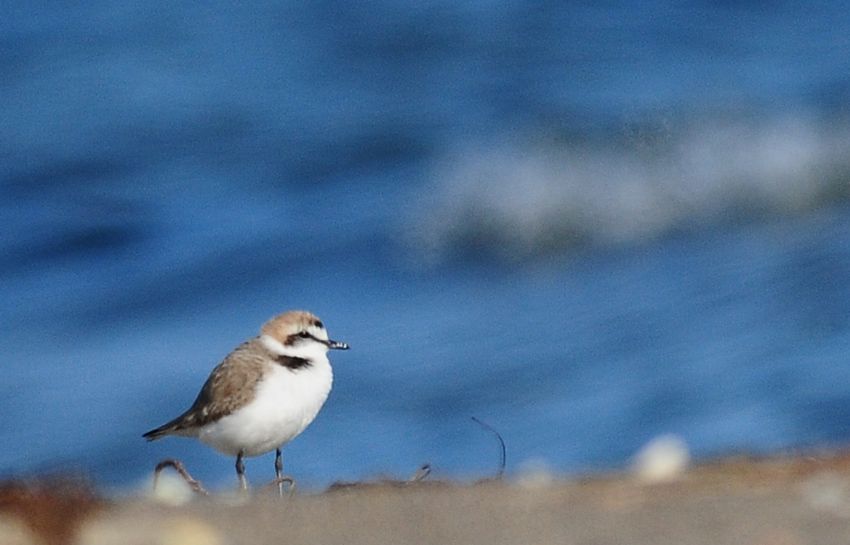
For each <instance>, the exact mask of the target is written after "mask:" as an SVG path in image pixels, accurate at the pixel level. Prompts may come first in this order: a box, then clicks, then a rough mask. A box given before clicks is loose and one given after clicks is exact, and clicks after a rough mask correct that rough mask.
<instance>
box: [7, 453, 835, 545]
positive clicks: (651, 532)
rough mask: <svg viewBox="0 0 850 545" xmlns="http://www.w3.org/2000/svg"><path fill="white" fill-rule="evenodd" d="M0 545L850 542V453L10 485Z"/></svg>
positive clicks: (715, 544) (758, 544) (771, 544)
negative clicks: (422, 474)
mask: <svg viewBox="0 0 850 545" xmlns="http://www.w3.org/2000/svg"><path fill="white" fill-rule="evenodd" d="M75 493H76V494H78V495H77V496H74V494H75ZM62 498H65V500H64V501H63V499H62ZM28 502H29V503H28ZM51 521H52V525H51V524H50V522H51ZM63 532H64V533H63ZM38 536H41V539H40V538H39V537H38ZM0 543H2V544H3V545H13V544H30V543H84V544H90V545H100V544H104V545H105V544H109V545H114V544H128V545H132V544H143V543H144V544H148V543H161V544H175V545H176V544H181V545H204V544H206V545H215V544H253V545H260V544H267V543H268V544H272V543H274V544H280V543H285V544H287V545H295V544H301V543H304V544H310V545H316V544H319V543H321V544H336V543H338V544H345V545H356V544H361V543H362V544H374V543H423V544H432V543H433V544H444V543H470V544H479V543H480V544H487V545H499V544H536V543H547V544H548V543H558V544H576V545H578V544H582V545H591V544H593V545H601V544H630V545H643V544H646V545H664V544H671V545H672V544H676V545H702V544H705V545H709V544H710V545H723V544H730V545H732V544H734V545H749V544H752V545H801V544H818V545H830V544H836V545H838V544H841V545H846V544H847V543H850V455H847V454H837V453H836V454H823V455H817V456H796V457H777V458H770V459H761V460H753V459H729V460H724V461H719V462H716V463H711V464H705V465H702V466H699V467H696V468H693V469H691V470H689V471H687V472H685V473H683V474H681V475H679V476H678V477H676V478H675V479H674V480H672V481H669V482H663V483H647V482H642V481H640V480H638V479H636V478H634V477H633V476H630V475H625V474H624V475H618V474H614V475H602V476H595V477H590V478H585V479H578V480H564V479H554V480H546V479H537V480H532V481H530V482H526V483H520V482H511V481H501V482H487V483H480V484H475V485H457V484H451V483H428V482H424V483H421V484H416V485H409V486H393V485H388V484H385V485H372V486H358V487H353V488H348V489H344V490H337V491H330V492H325V493H321V494H302V495H296V496H295V497H293V498H289V499H278V498H274V497H271V496H263V497H255V498H252V499H250V500H241V501H234V499H233V497H230V498H229V499H228V498H226V497H224V496H222V497H219V496H214V497H212V498H199V499H197V500H194V501H191V502H189V503H187V504H185V505H181V506H168V505H164V504H162V503H157V502H154V501H151V500H149V499H141V498H139V499H127V500H121V501H111V502H107V501H103V500H99V499H98V498H96V497H95V496H94V495H93V494H91V492H90V491H85V490H83V491H82V492H80V491H76V492H75V491H74V489H73V487H64V489H62V490H59V491H58V492H57V491H55V490H45V489H44V487H39V486H35V485H26V484H22V483H6V484H5V485H4V486H3V487H2V490H0Z"/></svg>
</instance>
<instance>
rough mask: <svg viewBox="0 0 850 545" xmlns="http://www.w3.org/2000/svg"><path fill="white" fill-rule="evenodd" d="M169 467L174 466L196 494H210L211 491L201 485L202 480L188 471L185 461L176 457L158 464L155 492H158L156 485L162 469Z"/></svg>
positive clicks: (154, 480) (155, 476)
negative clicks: (197, 479) (194, 477)
mask: <svg viewBox="0 0 850 545" xmlns="http://www.w3.org/2000/svg"><path fill="white" fill-rule="evenodd" d="M167 467H173V468H174V471H176V472H177V473H178V474H179V475H180V476H181V477H183V480H184V481H186V484H188V485H189V486H190V487H191V488H192V490H193V491H194V492H195V493H196V494H200V495H202V496H206V495H208V494H209V492H207V491H206V490H205V489H204V487H203V485H201V483H200V481H196V480H195V479H193V478H192V476H191V475H190V474H189V472H188V471H186V467H185V466H184V465H183V462H181V461H180V460H177V459H175V458H167V459H165V460H163V461H161V462H160V463H158V464H156V469H154V470H153V489H154V492H156V485H157V484H159V474H160V473H162V470H163V469H165V468H167Z"/></svg>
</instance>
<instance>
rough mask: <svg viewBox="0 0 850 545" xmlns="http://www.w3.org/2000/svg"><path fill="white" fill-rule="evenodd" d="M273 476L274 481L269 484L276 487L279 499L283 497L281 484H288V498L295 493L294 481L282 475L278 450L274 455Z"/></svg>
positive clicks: (281, 461) (281, 460) (281, 464)
mask: <svg viewBox="0 0 850 545" xmlns="http://www.w3.org/2000/svg"><path fill="white" fill-rule="evenodd" d="M274 476H275V479H274V480H273V481H272V482H271V485H277V493H278V495H279V496H280V497H281V498H282V497H283V483H289V495H290V496H291V495H292V493H293V492H295V481H294V480H293V479H292V477H286V476H284V474H283V458H282V457H281V452H280V448H278V449H277V450H276V451H275V455H274ZM271 485H268V486H271Z"/></svg>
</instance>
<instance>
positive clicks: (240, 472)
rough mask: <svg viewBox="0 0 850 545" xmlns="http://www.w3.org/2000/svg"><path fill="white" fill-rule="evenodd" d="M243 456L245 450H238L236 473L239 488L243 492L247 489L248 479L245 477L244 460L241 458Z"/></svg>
mask: <svg viewBox="0 0 850 545" xmlns="http://www.w3.org/2000/svg"><path fill="white" fill-rule="evenodd" d="M244 457H245V451H244V450H240V451H239V454H237V455H236V475H237V476H238V477H239V489H240V490H242V491H243V492H247V491H248V479H246V478H245V462H244V461H242V459H243V458H244Z"/></svg>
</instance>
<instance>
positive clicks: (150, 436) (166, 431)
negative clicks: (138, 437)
mask: <svg viewBox="0 0 850 545" xmlns="http://www.w3.org/2000/svg"><path fill="white" fill-rule="evenodd" d="M176 431H177V421H175V420H172V421H171V422H168V423H167V424H163V425H162V426H160V427H158V428H154V429H152V430H151V431H149V432H147V433H145V434H143V435H142V437H144V438H145V439H147V440H148V441H156V440H157V439H159V438H160V437H165V436H166V435H171V434H172V433H174V432H176Z"/></svg>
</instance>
